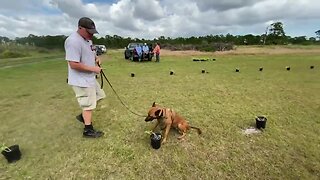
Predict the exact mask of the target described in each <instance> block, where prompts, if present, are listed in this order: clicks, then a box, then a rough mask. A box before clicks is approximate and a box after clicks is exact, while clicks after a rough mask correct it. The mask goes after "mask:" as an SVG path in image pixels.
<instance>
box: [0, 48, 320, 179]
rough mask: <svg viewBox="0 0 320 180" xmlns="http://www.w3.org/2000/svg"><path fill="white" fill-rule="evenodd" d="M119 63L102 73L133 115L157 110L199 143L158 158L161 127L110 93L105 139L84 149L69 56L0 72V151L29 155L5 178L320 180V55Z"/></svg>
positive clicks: (171, 148) (102, 108)
mask: <svg viewBox="0 0 320 180" xmlns="http://www.w3.org/2000/svg"><path fill="white" fill-rule="evenodd" d="M122 54H123V52H122V51H108V54H107V55H104V56H103V57H102V58H103V67H104V68H105V73H106V74H107V76H108V78H109V80H110V81H111V83H112V85H113V87H114V88H115V90H116V91H117V93H118V94H119V95H120V97H121V98H122V99H123V100H124V101H125V103H126V104H128V106H129V107H130V108H131V109H132V110H134V111H135V112H138V113H140V114H143V115H146V113H147V110H148V108H149V107H150V106H151V104H152V103H153V102H154V101H155V102H157V103H159V104H160V105H162V106H166V107H169V108H173V109H175V110H176V111H177V112H179V113H180V114H181V115H182V116H184V117H186V118H187V119H188V121H189V122H190V123H191V124H192V125H194V126H197V127H200V128H201V129H202V131H203V134H202V135H200V136H199V135H198V134H197V133H196V131H194V130H191V131H190V132H189V133H188V135H187V137H186V140H185V141H179V140H177V137H178V136H179V135H178V133H177V132H176V131H174V130H172V131H171V132H170V134H169V138H168V142H167V143H166V144H165V145H163V146H162V147H161V148H160V149H159V150H153V149H152V148H151V147H150V142H149V141H150V139H149V138H148V135H147V134H145V133H144V131H146V130H150V129H151V128H152V127H153V126H154V123H146V122H144V118H141V117H138V116H135V115H133V114H131V113H130V112H128V111H127V110H126V109H125V108H124V107H123V106H122V105H121V103H120V102H119V100H118V99H117V97H116V96H115V95H114V93H113V92H112V90H111V89H110V87H108V85H107V83H106V82H105V87H104V89H105V91H106V93H107V98H106V99H105V100H104V101H102V102H101V103H100V104H99V108H98V109H96V111H95V112H94V126H95V127H96V128H97V129H100V130H103V131H104V132H105V133H106V135H105V136H104V137H103V138H100V139H84V138H83V137H82V128H83V126H82V125H81V124H80V123H78V122H77V121H76V120H75V115H77V114H78V113H79V112H80V110H79V108H78V104H77V102H76V99H75V98H74V94H73V91H72V89H71V88H70V87H69V86H68V85H67V84H66V76H67V65H66V62H65V61H64V59H63V56H61V58H55V59H51V58H43V60H42V61H41V62H39V63H29V64H25V65H19V66H12V67H9V68H0V79H1V85H0V117H1V119H0V123H1V126H0V132H1V136H0V144H1V143H2V142H3V143H6V144H7V145H12V144H19V145H20V148H21V151H22V154H23V155H22V159H21V160H20V161H18V162H16V163H14V164H7V162H6V160H5V159H4V158H1V159H0V177H1V178H0V179H318V178H319V176H320V150H319V149H320V146H319V144H320V136H319V129H320V115H319V114H320V93H319V92H320V78H319V77H320V71H319V68H320V61H319V55H320V54H300V55H299V54H294V55H293V54H291V55H290V54H288V55H272V56H271V55H256V56H254V55H230V56H228V55H224V56H213V58H216V59H217V60H216V61H208V62H193V61H192V57H197V55H195V56H162V57H161V62H160V63H154V62H146V63H133V62H128V61H126V60H124V59H123V57H122ZM9 65H10V64H6V66H9ZM310 65H314V66H315V69H313V70H311V69H309V66H310ZM260 66H262V67H264V70H263V72H259V71H258V68H259V67H260ZM285 66H291V71H290V72H288V71H286V70H285ZM236 67H237V68H240V73H236V72H234V70H235V68H236ZM202 69H205V70H206V71H208V72H209V73H207V74H202V73H201V70H202ZM170 70H173V71H174V72H175V73H176V75H174V76H170V75H169V72H170ZM131 72H134V73H135V74H136V77H134V78H132V77H130V73H131ZM260 114H264V115H266V116H267V118H268V121H267V128H266V130H265V131H264V132H263V133H261V134H257V135H249V136H246V135H243V133H242V129H245V128H247V127H249V126H252V125H254V117H255V116H256V115H260Z"/></svg>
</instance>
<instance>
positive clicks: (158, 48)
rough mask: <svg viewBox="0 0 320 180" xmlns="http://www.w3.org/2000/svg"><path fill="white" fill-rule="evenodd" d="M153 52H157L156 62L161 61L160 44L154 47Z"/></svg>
mask: <svg viewBox="0 0 320 180" xmlns="http://www.w3.org/2000/svg"><path fill="white" fill-rule="evenodd" d="M153 53H155V54H156V62H160V45H159V43H156V47H155V48H154V49H153Z"/></svg>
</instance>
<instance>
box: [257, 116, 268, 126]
mask: <svg viewBox="0 0 320 180" xmlns="http://www.w3.org/2000/svg"><path fill="white" fill-rule="evenodd" d="M266 123H267V118H266V117H264V116H257V118H256V127H257V129H261V128H263V129H265V128H266Z"/></svg>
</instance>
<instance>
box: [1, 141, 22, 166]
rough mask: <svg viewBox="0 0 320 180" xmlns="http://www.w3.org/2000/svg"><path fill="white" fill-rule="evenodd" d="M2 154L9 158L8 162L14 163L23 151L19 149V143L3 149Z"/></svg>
mask: <svg viewBox="0 0 320 180" xmlns="http://www.w3.org/2000/svg"><path fill="white" fill-rule="evenodd" d="M1 154H3V155H4V157H5V158H6V159H7V161H8V163H12V162H15V161H18V160H19V159H20V158H21V152H20V149H19V145H13V146H10V147H9V148H7V149H5V150H3V151H2V152H1Z"/></svg>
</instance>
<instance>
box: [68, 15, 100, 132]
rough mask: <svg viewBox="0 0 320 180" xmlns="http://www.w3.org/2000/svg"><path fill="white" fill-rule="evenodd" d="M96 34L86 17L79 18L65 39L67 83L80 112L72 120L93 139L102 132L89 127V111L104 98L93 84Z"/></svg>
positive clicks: (98, 69)
mask: <svg viewBox="0 0 320 180" xmlns="http://www.w3.org/2000/svg"><path fill="white" fill-rule="evenodd" d="M95 33H98V32H97V30H96V27H95V24H94V22H93V21H92V20H91V19H90V18H87V17H83V18H80V19H79V22H78V30H77V31H76V32H74V33H73V34H71V35H70V36H69V37H68V38H67V39H66V40H65V44H64V47H65V52H66V60H67V61H68V84H69V85H70V86H71V87H72V89H73V91H74V92H75V95H76V98H77V100H78V103H79V105H80V107H81V109H82V113H81V114H80V115H78V116H76V118H77V119H78V120H79V121H80V122H82V123H84V125H85V127H84V130H83V136H84V137H92V138H97V137H101V136H102V135H103V134H104V133H103V132H101V131H97V130H95V129H94V128H93V126H92V111H93V110H94V109H95V108H96V105H97V101H99V100H100V99H103V98H105V96H106V95H105V93H104V91H103V90H102V89H101V88H100V85H99V83H98V82H97V81H96V78H95V76H96V74H98V73H100V71H101V68H100V67H99V66H98V65H100V63H101V62H100V59H99V58H98V57H97V56H96V53H95V50H94V47H93V44H92V37H93V34H95Z"/></svg>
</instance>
